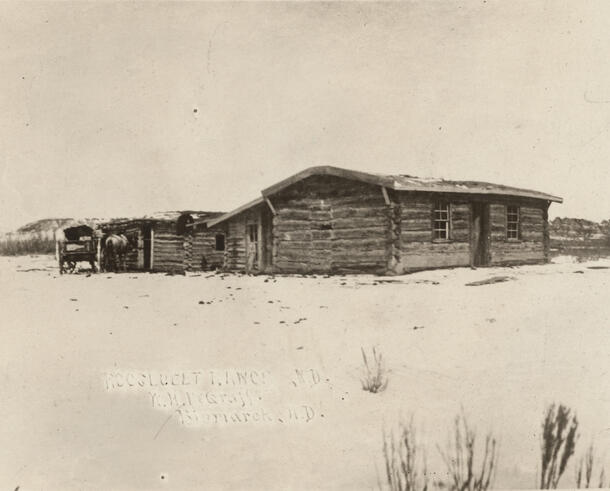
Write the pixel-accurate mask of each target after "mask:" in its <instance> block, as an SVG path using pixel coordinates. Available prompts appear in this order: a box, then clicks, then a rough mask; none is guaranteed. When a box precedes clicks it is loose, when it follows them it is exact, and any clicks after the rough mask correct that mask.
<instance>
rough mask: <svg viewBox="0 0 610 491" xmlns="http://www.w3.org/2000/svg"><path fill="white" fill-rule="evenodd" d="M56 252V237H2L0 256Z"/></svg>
mask: <svg viewBox="0 0 610 491" xmlns="http://www.w3.org/2000/svg"><path fill="white" fill-rule="evenodd" d="M54 252H55V240H54V239H49V238H45V237H42V236H34V237H28V238H12V237H6V238H0V256H26V255H29V254H53V253H54Z"/></svg>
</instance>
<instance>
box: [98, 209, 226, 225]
mask: <svg viewBox="0 0 610 491" xmlns="http://www.w3.org/2000/svg"><path fill="white" fill-rule="evenodd" d="M224 214H225V213H224V212H222V211H192V210H183V211H159V212H155V213H151V214H150V215H144V216H142V217H131V218H113V219H112V220H109V221H107V222H104V223H103V224H102V225H103V226H105V227H108V226H113V225H124V224H127V223H141V224H142V223H158V222H176V221H178V219H179V218H180V217H181V216H184V215H190V216H191V217H192V218H193V220H195V221H196V220H199V221H207V220H210V219H212V218H215V217H219V216H223V215H224Z"/></svg>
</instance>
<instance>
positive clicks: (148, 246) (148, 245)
mask: <svg viewBox="0 0 610 491" xmlns="http://www.w3.org/2000/svg"><path fill="white" fill-rule="evenodd" d="M142 235H143V238H144V240H143V242H144V269H145V270H149V269H151V267H152V227H151V226H150V225H148V226H146V227H144V229H143V230H142Z"/></svg>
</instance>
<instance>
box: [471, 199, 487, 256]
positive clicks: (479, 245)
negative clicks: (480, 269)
mask: <svg viewBox="0 0 610 491" xmlns="http://www.w3.org/2000/svg"><path fill="white" fill-rule="evenodd" d="M489 241H490V226H489V205H488V204H487V203H473V204H472V243H471V250H472V255H471V263H472V266H475V267H477V266H488V265H489Z"/></svg>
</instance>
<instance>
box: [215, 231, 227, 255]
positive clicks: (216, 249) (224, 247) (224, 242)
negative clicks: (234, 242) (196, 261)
mask: <svg viewBox="0 0 610 491" xmlns="http://www.w3.org/2000/svg"><path fill="white" fill-rule="evenodd" d="M220 237H222V249H219V248H218V239H219V238H220ZM226 250H227V237H226V235H225V234H223V233H217V234H216V235H214V251H216V252H225V251H226Z"/></svg>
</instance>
